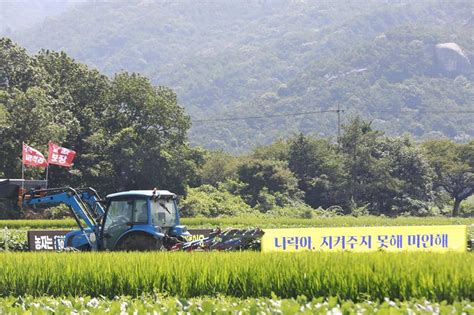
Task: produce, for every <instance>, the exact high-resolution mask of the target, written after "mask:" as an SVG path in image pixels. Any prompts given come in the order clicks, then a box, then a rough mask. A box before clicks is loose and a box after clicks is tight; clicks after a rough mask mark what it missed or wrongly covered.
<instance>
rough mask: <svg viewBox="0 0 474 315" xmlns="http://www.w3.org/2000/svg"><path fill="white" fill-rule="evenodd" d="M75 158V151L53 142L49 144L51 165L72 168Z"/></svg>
mask: <svg viewBox="0 0 474 315" xmlns="http://www.w3.org/2000/svg"><path fill="white" fill-rule="evenodd" d="M75 156H76V152H75V151H73V150H70V149H67V148H63V147H60V146H59V145H57V144H55V143H52V142H50V143H49V155H48V163H49V164H55V165H60V166H65V167H71V166H72V161H73V160H74V157H75Z"/></svg>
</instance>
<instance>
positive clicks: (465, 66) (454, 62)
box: [435, 43, 472, 75]
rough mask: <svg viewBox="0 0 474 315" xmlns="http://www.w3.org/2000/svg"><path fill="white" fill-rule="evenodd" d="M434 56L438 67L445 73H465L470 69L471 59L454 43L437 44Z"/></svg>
mask: <svg viewBox="0 0 474 315" xmlns="http://www.w3.org/2000/svg"><path fill="white" fill-rule="evenodd" d="M435 56H436V61H437V65H438V67H439V69H440V70H441V71H443V72H445V73H447V74H454V75H457V74H466V73H470V72H471V71H472V64H471V61H470V60H469V58H468V57H467V56H466V54H465V53H464V52H463V50H462V48H461V47H459V45H458V44H456V43H440V44H437V45H436V47H435Z"/></svg>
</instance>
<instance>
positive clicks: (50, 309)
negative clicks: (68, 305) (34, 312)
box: [43, 305, 55, 313]
mask: <svg viewBox="0 0 474 315" xmlns="http://www.w3.org/2000/svg"><path fill="white" fill-rule="evenodd" d="M43 309H44V310H45V311H47V312H50V313H54V312H55V310H54V308H52V307H49V306H48V305H45V306H43Z"/></svg>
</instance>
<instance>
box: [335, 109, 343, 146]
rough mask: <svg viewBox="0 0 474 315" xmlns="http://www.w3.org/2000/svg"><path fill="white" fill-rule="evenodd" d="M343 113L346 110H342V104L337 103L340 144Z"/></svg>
mask: <svg viewBox="0 0 474 315" xmlns="http://www.w3.org/2000/svg"><path fill="white" fill-rule="evenodd" d="M341 112H344V110H341V104H339V103H337V110H336V113H337V142H339V139H340V138H341Z"/></svg>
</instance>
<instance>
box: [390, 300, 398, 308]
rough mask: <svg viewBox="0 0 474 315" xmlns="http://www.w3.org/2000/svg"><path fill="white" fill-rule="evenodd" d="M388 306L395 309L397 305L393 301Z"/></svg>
mask: <svg viewBox="0 0 474 315" xmlns="http://www.w3.org/2000/svg"><path fill="white" fill-rule="evenodd" d="M388 305H390V306H391V307H397V303H395V302H394V301H390V302H388Z"/></svg>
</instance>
